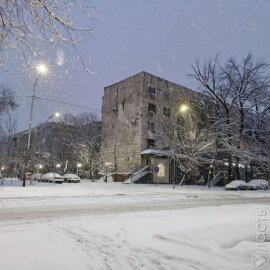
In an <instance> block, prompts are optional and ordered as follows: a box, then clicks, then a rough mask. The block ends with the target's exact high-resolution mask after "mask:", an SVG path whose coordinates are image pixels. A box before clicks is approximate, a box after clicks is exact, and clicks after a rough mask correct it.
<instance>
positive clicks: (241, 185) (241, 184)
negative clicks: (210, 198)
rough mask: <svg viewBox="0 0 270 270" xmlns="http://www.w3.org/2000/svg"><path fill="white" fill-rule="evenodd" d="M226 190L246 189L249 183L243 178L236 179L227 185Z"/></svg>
mask: <svg viewBox="0 0 270 270" xmlns="http://www.w3.org/2000/svg"><path fill="white" fill-rule="evenodd" d="M225 189H226V190H246V189H247V183H246V182H245V181H243V180H234V181H232V182H230V183H229V184H227V185H226V186H225Z"/></svg>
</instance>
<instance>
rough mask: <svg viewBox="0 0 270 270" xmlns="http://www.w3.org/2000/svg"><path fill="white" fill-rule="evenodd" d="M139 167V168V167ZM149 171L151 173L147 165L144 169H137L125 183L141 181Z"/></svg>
mask: <svg viewBox="0 0 270 270" xmlns="http://www.w3.org/2000/svg"><path fill="white" fill-rule="evenodd" d="M137 169H138V168H137ZM148 173H150V170H149V166H145V167H143V168H142V169H139V170H136V171H134V172H133V173H131V176H130V177H129V178H128V179H126V180H125V181H124V182H123V184H131V183H137V182H138V181H140V180H141V179H142V178H143V177H144V176H146V175H147V174H148Z"/></svg>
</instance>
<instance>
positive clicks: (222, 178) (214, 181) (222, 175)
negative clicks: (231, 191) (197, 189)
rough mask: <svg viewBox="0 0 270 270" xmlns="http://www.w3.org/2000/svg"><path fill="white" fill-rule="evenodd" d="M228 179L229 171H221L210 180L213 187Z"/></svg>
mask: <svg viewBox="0 0 270 270" xmlns="http://www.w3.org/2000/svg"><path fill="white" fill-rule="evenodd" d="M227 180H228V176H227V172H219V173H218V174H217V175H216V176H215V177H214V178H213V179H211V180H210V186H211V187H213V186H215V185H216V184H218V183H219V182H221V181H223V183H225V181H227Z"/></svg>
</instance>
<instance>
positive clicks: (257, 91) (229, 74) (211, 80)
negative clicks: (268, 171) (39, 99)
mask: <svg viewBox="0 0 270 270" xmlns="http://www.w3.org/2000/svg"><path fill="white" fill-rule="evenodd" d="M192 68H193V74H192V75H191V76H192V77H193V78H194V79H195V80H197V81H198V82H199V83H200V87H201V89H202V91H203V93H204V94H206V95H207V96H208V97H210V99H211V104H212V108H213V110H214V115H215V119H214V120H215V122H216V131H218V133H219V135H218V137H217V141H216V145H217V148H218V149H219V152H220V153H223V157H227V158H228V160H229V167H228V176H229V180H231V178H232V159H233V158H234V159H236V162H237V165H238V163H239V160H240V159H241V158H242V159H246V160H251V159H252V158H253V159H256V156H257V155H258V153H259V152H260V150H259V148H258V147H257V146H258V144H256V142H255V140H254V139H255V138H256V139H257V140H258V138H259V136H260V134H262V131H261V128H262V123H264V122H265V120H266V119H267V115H268V114H269V86H270V80H269V79H270V77H269V73H268V64H267V63H265V62H264V61H262V60H260V59H257V60H254V58H253V57H252V55H251V54H248V55H247V56H246V57H245V58H244V59H243V60H242V61H237V60H236V59H235V58H232V57H231V58H229V59H228V60H227V61H226V62H225V63H224V64H221V63H220V60H219V57H218V55H216V56H215V57H214V58H210V59H209V60H207V61H205V62H204V64H203V65H202V66H201V65H200V63H199V61H198V60H196V61H195V64H194V65H193V66H192ZM252 137H253V139H252ZM224 155H225V156H224ZM236 167H237V168H238V166H236ZM237 176H239V170H238V172H237Z"/></svg>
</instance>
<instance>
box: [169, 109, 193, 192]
mask: <svg viewBox="0 0 270 270" xmlns="http://www.w3.org/2000/svg"><path fill="white" fill-rule="evenodd" d="M188 109H189V107H188V106H187V105H186V104H182V105H181V106H180V108H179V111H178V112H177V113H176V115H175V119H174V123H173V188H175V182H176V136H177V131H176V119H177V116H178V114H180V113H185V112H187V111H188Z"/></svg>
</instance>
